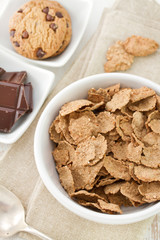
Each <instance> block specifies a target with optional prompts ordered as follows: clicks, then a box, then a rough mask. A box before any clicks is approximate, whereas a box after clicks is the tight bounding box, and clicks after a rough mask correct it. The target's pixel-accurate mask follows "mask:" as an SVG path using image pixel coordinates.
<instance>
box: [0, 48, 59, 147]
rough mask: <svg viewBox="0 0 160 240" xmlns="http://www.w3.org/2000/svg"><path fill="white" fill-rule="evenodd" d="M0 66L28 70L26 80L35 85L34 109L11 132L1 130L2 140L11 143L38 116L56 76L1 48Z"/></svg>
mask: <svg viewBox="0 0 160 240" xmlns="http://www.w3.org/2000/svg"><path fill="white" fill-rule="evenodd" d="M0 67H2V68H4V69H5V70H6V71H7V72H16V71H26V72H27V80H26V82H31V84H32V87H33V111H32V112H31V113H29V114H25V115H24V116H23V117H21V118H20V119H19V120H18V121H17V122H16V123H15V125H14V126H13V128H12V129H11V132H9V133H2V132H0V142H2V143H7V144H11V143H13V142H15V141H17V140H18V139H19V138H20V137H21V136H22V135H23V133H24V132H25V131H26V129H27V128H28V127H29V125H30V124H31V123H32V121H33V120H34V118H35V117H36V115H37V113H38V111H39V109H40V108H41V106H42V104H43V102H44V100H45V99H46V97H47V96H48V94H49V92H50V91H51V90H52V88H53V84H54V78H55V76H54V74H53V73H52V72H50V71H47V70H43V69H41V68H38V67H35V66H32V65H30V64H28V63H25V62H23V61H21V60H19V59H18V58H15V57H13V56H10V54H9V53H5V52H4V51H3V50H0Z"/></svg>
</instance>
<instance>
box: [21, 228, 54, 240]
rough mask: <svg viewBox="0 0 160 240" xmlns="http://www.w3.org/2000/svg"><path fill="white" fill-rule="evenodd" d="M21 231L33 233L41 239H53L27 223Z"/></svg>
mask: <svg viewBox="0 0 160 240" xmlns="http://www.w3.org/2000/svg"><path fill="white" fill-rule="evenodd" d="M23 231H24V232H28V233H31V234H33V235H35V236H37V237H39V238H41V239H44V240H53V238H50V237H48V236H46V235H45V234H44V233H41V232H39V231H38V230H37V229H35V228H32V227H30V226H28V225H27V226H26V227H25V228H24V229H23Z"/></svg>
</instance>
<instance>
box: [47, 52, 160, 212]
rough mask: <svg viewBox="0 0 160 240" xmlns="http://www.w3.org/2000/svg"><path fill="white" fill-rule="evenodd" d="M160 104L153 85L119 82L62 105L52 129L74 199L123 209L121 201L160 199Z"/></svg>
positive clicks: (113, 209)
mask: <svg viewBox="0 0 160 240" xmlns="http://www.w3.org/2000/svg"><path fill="white" fill-rule="evenodd" d="M117 51H120V50H117ZM121 53H122V52H121ZM108 58H110V59H111V60H112V58H114V57H113V56H112V51H110V53H109V54H108ZM109 61H110V60H109ZM157 99H158V100H157ZM159 106H160V101H159V96H158V95H157V94H156V93H155V91H153V90H152V89H150V88H147V87H141V88H139V89H131V88H120V84H115V85H113V86H110V87H107V88H104V89H102V88H99V89H94V88H91V89H90V90H88V99H80V100H75V101H72V102H69V103H66V104H64V105H63V106H62V107H61V110H60V112H59V114H58V116H57V117H56V118H55V119H54V120H53V122H52V124H51V126H50V129H49V134H50V139H51V141H53V142H54V143H55V145H56V146H55V147H54V150H53V152H52V154H53V158H54V161H55V164H56V169H57V172H58V174H59V179H60V182H61V185H62V186H63V187H64V189H65V190H66V191H67V193H68V195H69V196H70V197H71V198H72V199H73V200H74V201H77V203H79V204H80V205H82V206H83V207H88V208H90V209H94V210H95V211H99V212H103V213H105V214H121V213H122V210H121V206H134V207H138V206H140V205H142V204H145V203H151V202H156V201H158V200H160V190H159V187H160V112H159Z"/></svg>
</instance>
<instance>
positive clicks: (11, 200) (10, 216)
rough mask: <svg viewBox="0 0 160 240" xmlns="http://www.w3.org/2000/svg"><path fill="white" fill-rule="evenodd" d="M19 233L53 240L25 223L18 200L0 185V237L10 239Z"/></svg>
mask: <svg viewBox="0 0 160 240" xmlns="http://www.w3.org/2000/svg"><path fill="white" fill-rule="evenodd" d="M20 231H24V232H28V233H31V234H34V235H36V236H38V237H40V238H42V239H45V240H53V239H51V238H49V237H47V236H46V235H45V234H43V233H41V232H39V231H38V230H36V229H34V228H32V227H30V226H28V225H27V224H26V222H25V212H24V208H23V206H22V204H21V202H20V200H19V199H18V198H17V197H16V196H15V195H14V194H13V193H12V192H10V191H9V190H8V189H6V188H5V187H3V186H2V185H0V237H4V238H5V237H10V236H12V235H14V234H16V233H18V232H20Z"/></svg>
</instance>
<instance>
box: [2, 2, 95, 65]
mask: <svg viewBox="0 0 160 240" xmlns="http://www.w3.org/2000/svg"><path fill="white" fill-rule="evenodd" d="M28 1H29V0H15V1H13V0H8V2H7V4H6V7H5V8H4V10H3V13H2V14H1V15H0V22H1V24H0V33H1V37H0V47H1V48H4V49H5V50H7V51H9V53H10V54H12V55H15V56H17V57H19V58H21V59H22V60H26V61H28V62H30V63H35V64H40V65H41V66H50V67H61V66H63V65H64V64H66V62H67V61H68V60H69V59H70V58H71V56H72V55H73V53H74V51H75V50H76V48H77V46H78V44H79V43H80V40H81V38H82V36H83V34H84V31H85V29H86V26H87V23H88V20H89V16H90V13H91V9H92V1H91V0H78V1H75V0H66V1H63V0H58V2H59V3H60V4H62V6H64V7H65V8H66V10H67V11H68V13H69V14H70V17H71V21H72V39H71V42H70V44H69V45H68V47H67V48H66V49H65V51H64V52H63V53H62V54H60V55H59V56H56V57H53V58H48V59H44V60H32V59H28V58H25V57H23V56H21V55H20V54H18V53H16V51H15V50H14V48H13V47H12V44H11V42H10V36H9V27H8V25H9V19H10V17H11V16H12V15H13V14H14V12H16V11H17V10H18V9H19V8H20V7H21V6H22V5H23V4H24V3H26V2H28ZM2 23H3V24H2Z"/></svg>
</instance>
